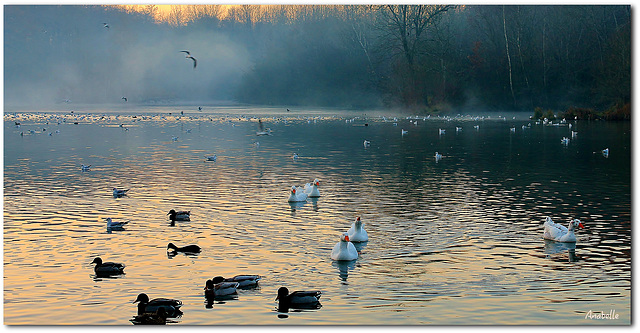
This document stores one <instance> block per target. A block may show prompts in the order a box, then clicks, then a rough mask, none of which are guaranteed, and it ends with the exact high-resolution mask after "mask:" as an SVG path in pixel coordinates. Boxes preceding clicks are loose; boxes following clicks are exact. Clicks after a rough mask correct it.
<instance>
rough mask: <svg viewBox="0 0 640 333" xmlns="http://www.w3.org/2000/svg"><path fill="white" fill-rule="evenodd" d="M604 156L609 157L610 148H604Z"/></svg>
mask: <svg viewBox="0 0 640 333" xmlns="http://www.w3.org/2000/svg"><path fill="white" fill-rule="evenodd" d="M602 156H604V157H607V158H608V157H609V148H607V149H603V150H602Z"/></svg>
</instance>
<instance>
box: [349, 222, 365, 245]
mask: <svg viewBox="0 0 640 333" xmlns="http://www.w3.org/2000/svg"><path fill="white" fill-rule="evenodd" d="M363 226H364V223H362V221H360V216H358V217H356V221H355V222H353V223H352V224H351V228H350V229H349V231H347V235H348V236H349V241H351V242H354V243H358V242H366V241H368V240H369V236H368V235H367V231H366V230H364V227H363Z"/></svg>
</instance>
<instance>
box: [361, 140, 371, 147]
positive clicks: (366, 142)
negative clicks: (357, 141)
mask: <svg viewBox="0 0 640 333" xmlns="http://www.w3.org/2000/svg"><path fill="white" fill-rule="evenodd" d="M363 144H364V146H365V147H369V146H371V141H369V140H364V143H363Z"/></svg>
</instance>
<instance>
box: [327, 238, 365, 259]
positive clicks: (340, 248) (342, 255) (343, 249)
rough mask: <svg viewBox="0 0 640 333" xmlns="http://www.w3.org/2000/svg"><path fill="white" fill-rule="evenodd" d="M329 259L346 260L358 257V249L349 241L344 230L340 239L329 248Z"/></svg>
mask: <svg viewBox="0 0 640 333" xmlns="http://www.w3.org/2000/svg"><path fill="white" fill-rule="evenodd" d="M331 259H333V260H347V261H348V260H355V259H358V250H356V247H355V245H353V243H351V241H350V240H349V235H348V234H347V233H346V232H345V233H344V234H342V235H341V236H340V241H339V242H338V243H337V244H336V245H335V246H334V247H333V250H331Z"/></svg>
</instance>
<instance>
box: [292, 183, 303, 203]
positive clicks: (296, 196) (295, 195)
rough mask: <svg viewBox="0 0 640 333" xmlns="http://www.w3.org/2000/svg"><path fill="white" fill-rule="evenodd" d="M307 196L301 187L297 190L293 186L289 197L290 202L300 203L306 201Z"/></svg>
mask: <svg viewBox="0 0 640 333" xmlns="http://www.w3.org/2000/svg"><path fill="white" fill-rule="evenodd" d="M306 200H307V194H306V193H304V190H302V188H301V187H298V188H296V187H295V186H291V194H290V195H289V202H300V201H306Z"/></svg>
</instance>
